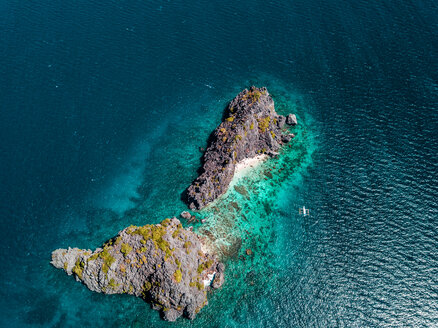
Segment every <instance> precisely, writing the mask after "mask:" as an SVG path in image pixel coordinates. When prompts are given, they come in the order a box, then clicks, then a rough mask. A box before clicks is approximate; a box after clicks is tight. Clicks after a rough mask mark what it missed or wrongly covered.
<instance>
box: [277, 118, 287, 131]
mask: <svg viewBox="0 0 438 328" xmlns="http://www.w3.org/2000/svg"><path fill="white" fill-rule="evenodd" d="M285 123H286V117H284V116H283V115H278V121H277V125H278V127H279V128H280V129H282V128H283V127H284V124H285Z"/></svg>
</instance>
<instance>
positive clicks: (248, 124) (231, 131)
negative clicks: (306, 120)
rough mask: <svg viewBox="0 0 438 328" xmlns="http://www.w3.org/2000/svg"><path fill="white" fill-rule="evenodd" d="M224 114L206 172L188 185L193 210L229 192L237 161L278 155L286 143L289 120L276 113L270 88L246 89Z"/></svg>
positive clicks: (207, 157) (207, 154)
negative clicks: (285, 128) (283, 129)
mask: <svg viewBox="0 0 438 328" xmlns="http://www.w3.org/2000/svg"><path fill="white" fill-rule="evenodd" d="M289 116H290V115H289ZM289 116H288V117H289ZM293 116H295V115H293ZM224 117H225V118H224V120H223V121H222V123H221V124H220V125H219V126H218V127H217V128H216V129H215V130H214V132H213V133H212V135H211V137H210V140H209V144H208V147H207V149H206V151H205V153H204V155H203V158H202V162H203V165H202V173H201V174H200V175H199V177H198V178H197V179H196V180H195V181H193V183H192V184H191V185H190V187H188V188H187V191H186V194H187V203H188V205H189V207H190V208H191V209H201V208H203V207H205V206H206V205H208V204H209V203H210V202H212V201H213V200H215V199H216V198H217V197H219V196H220V195H222V194H223V193H225V192H226V190H227V188H228V185H229V184H230V182H231V180H232V178H233V176H234V170H235V166H236V164H237V163H239V162H240V161H242V160H244V159H246V158H252V157H255V156H257V155H261V154H269V155H271V156H276V155H278V152H277V150H278V149H279V148H280V146H281V144H282V143H283V141H282V131H281V128H282V127H283V126H284V124H285V122H286V123H287V120H286V118H285V117H284V116H281V115H278V114H277V113H276V112H275V108H274V101H273V100H272V97H271V96H270V94H269V92H268V90H267V89H266V88H256V87H251V88H250V89H249V90H248V89H245V90H243V91H242V92H241V93H239V94H238V95H237V97H236V98H234V99H233V100H232V101H231V102H230V104H229V105H228V107H227V108H226V112H225V116H224ZM295 122H296V120H295Z"/></svg>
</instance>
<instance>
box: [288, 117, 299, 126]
mask: <svg viewBox="0 0 438 328" xmlns="http://www.w3.org/2000/svg"><path fill="white" fill-rule="evenodd" d="M297 123H298V122H297V117H296V116H295V114H289V115H288V116H287V118H286V124H289V125H297Z"/></svg>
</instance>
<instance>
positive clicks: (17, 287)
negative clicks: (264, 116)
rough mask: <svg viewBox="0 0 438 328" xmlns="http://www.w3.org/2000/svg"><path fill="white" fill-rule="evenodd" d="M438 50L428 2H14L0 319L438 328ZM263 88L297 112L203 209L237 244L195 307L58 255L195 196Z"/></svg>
mask: <svg viewBox="0 0 438 328" xmlns="http://www.w3.org/2000/svg"><path fill="white" fill-rule="evenodd" d="M437 50H438V6H437V4H436V2H435V1H432V0H421V1H420V0H419V1H385V0H383V1H382V0H380V1H377V0H372V1H345V0H341V1H317V0H306V1H304V0H298V1H258V0H255V1H251V2H248V1H229V0H224V1H220V2H214V1H192V2H190V1H138V0H132V1H124V0H121V1H120V0H118V1H113V0H109V1H97V0H89V1H81V0H80V1H48V0H41V1H19V0H3V1H2V2H1V3H0V85H1V88H0V156H1V161H0V195H1V202H0V219H1V220H0V222H1V226H0V240H1V243H2V244H1V262H0V263H1V264H0V326H2V327H106V328H108V327H175V326H177V327H433V326H437V325H438V257H437V252H436V249H437V246H438V233H437V231H436V226H437V220H438V200H437V198H438V178H437V176H438V155H437V154H438V55H437V53H438V52H437ZM250 85H257V86H267V87H268V89H269V90H270V92H271V93H272V95H273V98H274V101H275V103H276V106H277V108H278V111H279V112H281V113H287V112H290V111H292V112H296V113H297V116H298V118H299V121H300V125H299V126H298V127H297V128H296V131H295V132H296V133H297V137H296V139H295V140H294V141H293V145H294V146H293V147H292V148H287V149H286V150H285V151H284V153H283V154H282V156H281V157H280V159H279V160H278V161H277V162H276V161H270V162H268V163H266V164H265V166H263V167H261V168H259V170H258V171H255V172H253V174H251V175H250V176H248V177H244V178H243V179H242V180H239V181H237V182H236V183H237V184H238V185H243V186H245V188H247V189H248V192H249V195H250V197H249V200H248V199H247V198H245V197H241V196H242V195H240V194H239V193H236V192H235V189H234V188H233V189H231V190H230V193H229V194H227V195H226V197H225V198H224V200H223V202H222V203H219V206H218V211H219V212H220V213H227V214H228V216H227V215H221V216H214V213H213V212H210V211H208V210H207V211H204V212H203V214H202V215H203V216H205V217H208V222H209V223H208V224H207V226H208V227H211V229H212V230H214V232H215V233H217V234H221V233H222V234H223V236H224V237H230V236H231V237H232V238H234V237H236V238H237V237H239V238H241V239H242V240H241V242H242V247H241V248H240V249H239V250H238V251H237V253H236V254H233V256H232V257H231V258H230V259H229V260H228V261H227V268H228V269H227V281H226V284H225V285H224V287H223V288H222V289H221V290H219V291H217V292H215V293H214V294H212V295H210V297H209V305H208V306H206V307H205V308H204V309H203V310H202V311H201V312H200V313H199V315H198V317H197V318H196V320H194V321H188V320H179V321H178V322H177V323H166V322H164V321H161V320H160V318H159V315H158V313H157V312H156V311H153V310H151V309H150V307H149V305H148V304H146V303H144V302H143V301H142V300H140V299H136V298H133V297H129V296H126V295H111V296H109V295H101V294H97V293H93V292H90V291H89V290H87V289H86V288H85V287H84V286H82V285H81V284H79V283H77V282H76V281H74V279H73V278H72V277H68V276H67V275H65V274H64V273H63V272H61V271H60V270H55V269H54V268H53V267H51V266H50V264H49V261H50V253H51V251H52V250H54V249H56V248H61V247H62V248H65V247H68V246H76V247H80V248H95V247H97V246H99V245H100V244H102V242H104V241H106V240H107V239H109V238H110V237H112V236H114V235H115V234H116V233H117V232H118V231H119V230H121V229H122V228H124V227H126V226H128V225H130V224H136V225H141V224H146V223H156V222H158V221H160V220H161V219H163V218H165V217H169V216H173V215H177V214H178V213H180V212H181V211H182V210H184V209H185V205H184V204H183V203H182V202H181V199H180V195H181V192H182V191H183V190H184V189H185V188H186V187H187V186H188V185H189V184H190V183H191V181H192V180H193V179H194V178H195V177H196V170H197V168H198V167H199V164H200V162H199V158H200V156H201V153H200V152H199V147H205V145H206V140H207V137H208V135H209V134H210V132H211V131H212V130H213V129H214V128H215V127H216V126H217V124H218V123H219V121H220V119H221V115H222V111H223V109H224V107H225V106H226V104H227V102H228V101H230V100H231V99H232V98H233V97H234V96H235V95H236V94H237V93H238V92H239V91H240V90H241V89H243V88H244V87H248V86H250ZM274 166H275V168H274ZM279 168H283V169H282V171H281V172H280V173H279V172H277V171H276V170H278V169H279ZM269 170H272V172H273V173H275V174H273V175H274V178H272V179H271V178H269V175H266V174H265V173H266V172H267V171H269ZM265 178H266V180H265ZM234 201H236V203H238V204H239V209H236V208H235V207H234V206H231V207H229V206H228V205H229V203H231V202H234ZM303 205H305V206H306V207H308V208H310V209H311V215H310V216H308V217H302V216H299V215H298V208H299V207H301V206H303ZM242 214H244V215H245V216H244V217H243V216H242ZM196 229H202V227H200V226H197V227H196ZM232 238H231V239H232ZM225 239H226V238H225ZM233 240H234V241H236V239H233ZM229 241H230V240H225V242H229ZM247 248H251V249H252V251H253V255H252V256H247V255H246V252H245V250H246V249H247Z"/></svg>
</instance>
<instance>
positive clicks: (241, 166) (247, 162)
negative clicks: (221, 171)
mask: <svg viewBox="0 0 438 328" xmlns="http://www.w3.org/2000/svg"><path fill="white" fill-rule="evenodd" d="M267 158H268V155H265V154H262V155H257V156H256V157H252V158H245V159H244V160H242V161H240V162H239V163H237V164H236V167H235V168H234V178H237V177H241V176H242V175H244V174H245V173H247V172H248V171H249V170H250V169H252V168H254V167H256V166H257V165H258V164H260V163H261V162H263V161H264V160H265V159H267Z"/></svg>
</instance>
